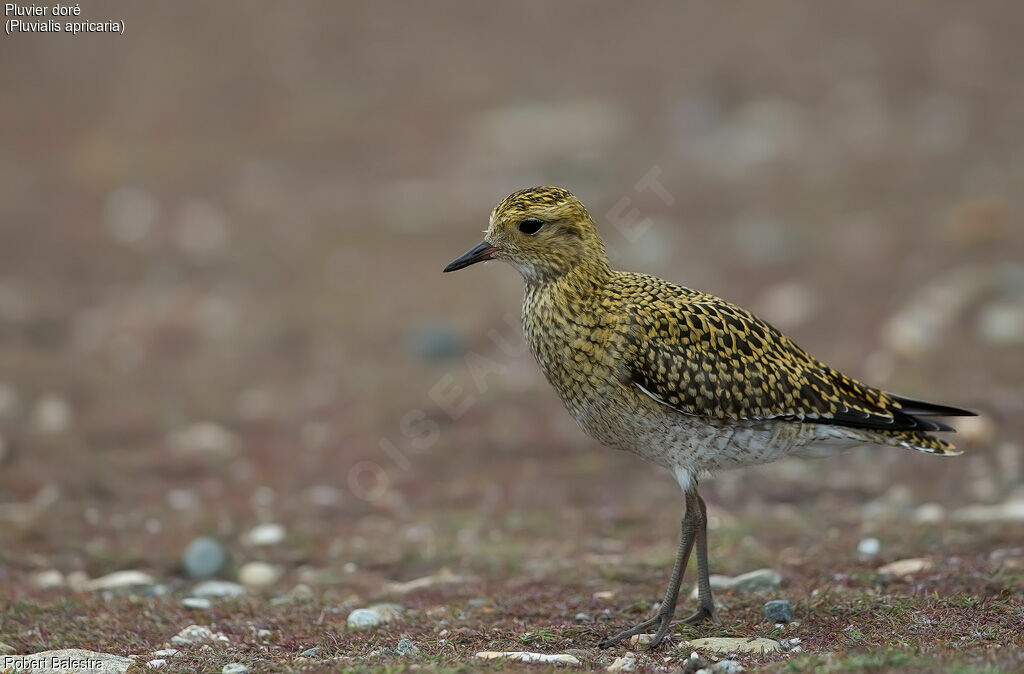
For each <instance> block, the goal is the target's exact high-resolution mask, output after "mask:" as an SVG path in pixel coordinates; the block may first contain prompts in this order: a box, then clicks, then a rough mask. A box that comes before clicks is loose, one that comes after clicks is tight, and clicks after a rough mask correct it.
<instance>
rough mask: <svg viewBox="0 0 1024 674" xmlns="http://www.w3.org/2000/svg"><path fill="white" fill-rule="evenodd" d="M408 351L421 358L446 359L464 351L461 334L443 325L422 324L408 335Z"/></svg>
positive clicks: (462, 353)
mask: <svg viewBox="0 0 1024 674" xmlns="http://www.w3.org/2000/svg"><path fill="white" fill-rule="evenodd" d="M408 344H409V351H411V352H412V353H413V354H415V355H416V356H419V357H420V358H422V359H423V360H448V359H452V358H459V357H460V356H462V355H464V354H465V353H466V343H465V341H464V340H463V339H462V336H461V335H460V334H458V333H457V332H455V331H453V330H452V329H451V328H449V327H448V326H445V325H424V326H420V327H418V328H416V329H415V330H413V331H412V332H411V333H410V334H409V337H408Z"/></svg>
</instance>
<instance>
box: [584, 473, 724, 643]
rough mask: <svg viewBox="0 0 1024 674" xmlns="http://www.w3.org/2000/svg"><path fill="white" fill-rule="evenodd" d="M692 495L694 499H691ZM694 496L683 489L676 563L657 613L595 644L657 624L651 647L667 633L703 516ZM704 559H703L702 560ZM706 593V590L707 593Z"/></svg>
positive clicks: (641, 631) (618, 638)
mask: <svg viewBox="0 0 1024 674" xmlns="http://www.w3.org/2000/svg"><path fill="white" fill-rule="evenodd" d="M691 493H692V496H694V497H696V499H693V498H691ZM699 498H700V497H697V492H696V490H695V489H694V490H692V491H691V492H687V494H686V514H685V515H684V516H683V521H682V525H681V531H680V534H679V551H678V552H677V553H676V563H675V565H674V566H673V567H672V577H671V578H670V579H669V581H668V589H667V590H665V598H664V599H662V600H661V605H660V606H658V612H657V613H655V615H654V616H653V617H652V618H650V619H649V620H645V621H644V622H642V623H640V624H639V625H636V626H635V627H631V628H629V629H628V630H623V631H622V632H619V633H618V634H616V635H615V636H613V637H609V638H608V639H605V640H604V641H602V642H601V643H599V644H598V648H608V647H609V646H614V645H615V644H617V643H619V642H620V641H622V640H624V639H628V638H630V637H631V636H633V635H635V634H642V633H645V632H646V631H647V630H648V629H650V628H652V627H654V626H657V628H658V631H657V632H656V633H655V635H654V638H653V639H651V643H650V648H651V649H654V648H656V647H657V646H658V644H660V643H661V640H662V639H664V638H665V634H666V633H667V632H668V628H669V624H670V623H671V622H672V616H673V615H675V612H676V601H677V600H678V599H679V584H680V583H681V582H682V581H683V574H684V573H685V572H686V563H687V561H689V559H690V553H691V552H692V551H693V543H694V540H695V539H696V538H697V536H698V532H699V531H700V522H701V520H702V519H706V518H703V516H702V515H701V509H700V502H699ZM704 552H705V557H706V554H707V547H706V546H705V548H704ZM705 561H706V560H705ZM708 596H710V590H709V595H708Z"/></svg>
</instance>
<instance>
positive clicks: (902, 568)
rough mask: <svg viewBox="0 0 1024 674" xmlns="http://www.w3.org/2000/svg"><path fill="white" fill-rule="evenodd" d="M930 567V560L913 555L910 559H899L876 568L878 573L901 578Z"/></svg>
mask: <svg viewBox="0 0 1024 674" xmlns="http://www.w3.org/2000/svg"><path fill="white" fill-rule="evenodd" d="M930 568H932V560H930V559H926V558H924V557H915V558H912V559H900V560H897V561H895V562H891V563H889V564H886V565H885V566H883V567H881V568H879V569H878V573H880V574H881V575H883V576H888V577H890V578H901V577H904V576H912V575H914V574H915V573H919V572H921V571H926V570H928V569H930Z"/></svg>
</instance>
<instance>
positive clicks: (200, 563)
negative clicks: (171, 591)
mask: <svg viewBox="0 0 1024 674" xmlns="http://www.w3.org/2000/svg"><path fill="white" fill-rule="evenodd" d="M227 560H228V553H227V551H225V550H224V546H223V545H221V544H220V542H219V541H218V540H216V539H215V538H210V537H209V536H201V537H200V538H196V539H195V540H193V541H192V542H191V543H189V544H188V547H186V548H185V555H184V560H183V561H184V566H185V574H186V575H187V576H188V577H189V578H209V577H211V576H216V575H217V574H218V573H220V571H221V569H223V568H224V564H225V563H226V562H227Z"/></svg>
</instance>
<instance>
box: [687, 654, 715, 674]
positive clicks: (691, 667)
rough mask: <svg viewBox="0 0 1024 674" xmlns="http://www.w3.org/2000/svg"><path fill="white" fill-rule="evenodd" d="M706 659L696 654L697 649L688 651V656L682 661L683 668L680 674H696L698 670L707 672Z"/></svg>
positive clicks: (706, 673)
mask: <svg viewBox="0 0 1024 674" xmlns="http://www.w3.org/2000/svg"><path fill="white" fill-rule="evenodd" d="M707 666H708V661H707V660H705V659H704V658H702V657H700V655H698V653H697V651H694V652H692V653H690V657H688V658H686V660H684V661H683V669H682V670H681V674H698V672H704V673H705V674H708V669H707Z"/></svg>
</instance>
